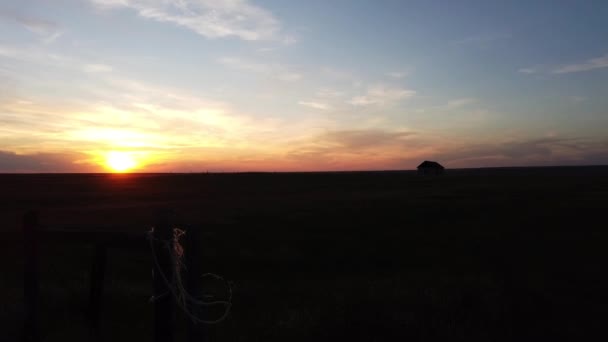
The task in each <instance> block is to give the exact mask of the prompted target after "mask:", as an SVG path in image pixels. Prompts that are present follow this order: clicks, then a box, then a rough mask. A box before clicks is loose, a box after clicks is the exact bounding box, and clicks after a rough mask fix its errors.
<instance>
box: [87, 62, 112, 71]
mask: <svg viewBox="0 0 608 342" xmlns="http://www.w3.org/2000/svg"><path fill="white" fill-rule="evenodd" d="M83 70H84V71H85V72H88V73H102V72H110V71H112V67H111V66H109V65H106V64H86V65H84V67H83Z"/></svg>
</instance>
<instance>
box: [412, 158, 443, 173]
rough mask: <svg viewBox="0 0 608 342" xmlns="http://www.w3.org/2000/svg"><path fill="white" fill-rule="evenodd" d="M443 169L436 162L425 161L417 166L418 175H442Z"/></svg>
mask: <svg viewBox="0 0 608 342" xmlns="http://www.w3.org/2000/svg"><path fill="white" fill-rule="evenodd" d="M444 170H445V168H444V167H443V166H442V165H441V164H439V163H438V162H436V161H429V160H425V161H423V162H422V163H421V164H420V165H418V174H419V175H442V174H443V171H444Z"/></svg>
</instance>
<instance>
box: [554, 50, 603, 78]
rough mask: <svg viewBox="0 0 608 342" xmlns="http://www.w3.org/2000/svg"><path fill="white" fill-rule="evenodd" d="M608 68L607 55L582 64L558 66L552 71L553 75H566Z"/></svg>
mask: <svg viewBox="0 0 608 342" xmlns="http://www.w3.org/2000/svg"><path fill="white" fill-rule="evenodd" d="M602 68H608V54H605V55H603V56H600V57H597V58H592V59H589V60H587V61H584V62H580V63H575V64H568V65H563V66H560V67H558V68H556V69H554V70H553V71H552V73H554V74H568V73H573V72H582V71H589V70H595V69H602Z"/></svg>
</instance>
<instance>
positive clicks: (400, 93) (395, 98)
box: [348, 85, 416, 106]
mask: <svg viewBox="0 0 608 342" xmlns="http://www.w3.org/2000/svg"><path fill="white" fill-rule="evenodd" d="M415 94H416V92H415V91H413V90H410V89H404V88H400V87H391V86H386V85H374V86H370V87H368V89H367V92H366V93H365V94H364V95H360V96H355V97H353V98H351V99H350V100H349V101H348V103H350V104H352V105H353V106H370V105H387V104H392V103H395V102H399V101H401V100H404V99H407V98H410V97H412V96H414V95H415Z"/></svg>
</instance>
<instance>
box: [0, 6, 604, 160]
mask: <svg viewBox="0 0 608 342" xmlns="http://www.w3.org/2000/svg"><path fill="white" fill-rule="evenodd" d="M605 18H608V3H607V2H605V1H584V2H582V1H533V2H529V1H509V2H499V1H458V2H456V1H451V2H447V1H303V2H295V1H278V0H274V1H245V0H215V1H212V0H82V1H76V0H58V1H52V2H50V1H42V0H26V1H8V2H7V1H3V2H0V123H1V125H0V127H1V128H0V172H76V171H82V172H88V171H95V172H97V171H103V170H107V169H108V165H107V158H108V155H111V154H114V155H115V153H116V152H118V153H122V154H124V155H127V156H128V157H129V158H131V159H133V160H135V161H136V165H137V168H136V169H137V171H142V172H145V171H200V170H211V171H243V170H252V171H254V170H256V171H257V170H262V171H282V170H283V171H289V170H353V169H410V168H414V167H415V166H416V165H417V164H418V163H419V162H420V161H421V160H424V159H436V160H438V161H440V162H442V163H444V164H445V165H446V166H448V167H485V166H525V165H584V164H606V163H608V134H607V133H606V132H608V99H607V96H606V94H608V25H606V24H605V21H606V20H605Z"/></svg>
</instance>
